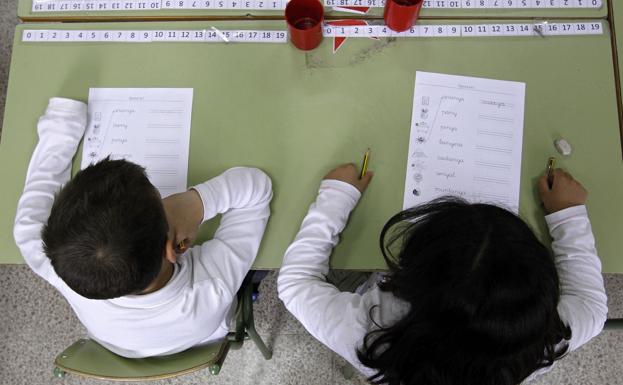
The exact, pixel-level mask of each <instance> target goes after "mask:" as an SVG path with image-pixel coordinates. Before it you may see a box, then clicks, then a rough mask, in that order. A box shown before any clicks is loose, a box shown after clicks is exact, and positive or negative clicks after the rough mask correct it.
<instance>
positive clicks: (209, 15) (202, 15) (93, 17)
mask: <svg viewBox="0 0 623 385" xmlns="http://www.w3.org/2000/svg"><path fill="white" fill-rule="evenodd" d="M145 1H148V0H145ZM155 1H158V0H155ZM444 1H449V0H444ZM454 1H456V0H454ZM498 1H500V2H501V3H502V2H507V1H509V0H498ZM511 1H519V0H511ZM543 1H544V0H543ZM570 1H571V0H570ZM586 1H590V0H586ZM602 1H603V5H602V6H601V7H600V8H570V9H567V8H528V9H500V8H487V9H440V8H430V9H428V8H425V9H423V10H422V12H421V14H420V16H421V17H422V18H512V19H517V18H603V17H606V16H607V14H608V3H607V2H608V0H602ZM32 4H33V0H19V4H18V10H17V14H18V16H19V18H20V19H22V20H24V21H37V20H45V21H53V20H72V21H89V20H90V21H98V20H99V21H101V20H107V21H114V20H120V19H146V20H149V19H161V18H162V19H189V18H194V19H213V18H271V19H279V18H282V17H283V10H266V11H263V10H250V9H238V10H233V9H230V10H215V9H197V10H193V9H161V10H156V11H140V10H136V11H98V12H86V11H82V12H33V11H32ZM325 12H326V16H327V17H328V18H340V17H361V15H357V14H353V13H346V12H338V11H333V10H331V8H329V7H326V8H325ZM382 16H383V9H382V8H373V9H371V10H370V12H369V14H368V17H381V18H382Z"/></svg>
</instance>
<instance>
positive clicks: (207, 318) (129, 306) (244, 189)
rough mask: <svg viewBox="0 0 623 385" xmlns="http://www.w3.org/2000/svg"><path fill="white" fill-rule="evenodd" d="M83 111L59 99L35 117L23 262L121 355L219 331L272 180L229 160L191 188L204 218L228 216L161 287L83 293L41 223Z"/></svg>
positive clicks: (224, 328)
mask: <svg viewBox="0 0 623 385" xmlns="http://www.w3.org/2000/svg"><path fill="white" fill-rule="evenodd" d="M86 116H87V110H86V105H85V104H84V103H81V102H77V101H73V100H69V99H60V98H53V99H51V100H50V103H49V105H48V108H47V110H46V112H45V115H43V116H42V117H41V119H40V120H39V124H38V135H39V143H38V144H37V147H36V148H35V151H34V153H33V155H32V159H31V161H30V165H29V167H28V174H27V176H26V183H25V187H24V193H23V195H22V197H21V198H20V200H19V204H18V207H17V215H16V218H15V227H14V237H15V241H16V243H17V245H18V247H19V249H20V251H21V253H22V255H23V256H24V259H25V260H26V263H28V265H29V266H30V267H31V269H32V270H33V271H34V272H35V273H37V274H38V275H39V276H41V277H42V278H43V279H45V280H46V281H48V282H49V283H50V284H52V285H53V286H54V287H55V288H56V289H58V290H59V291H60V293H61V294H62V295H63V296H64V297H65V299H67V301H68V302H69V304H70V305H71V307H72V309H73V310H74V312H75V313H76V315H77V316H78V318H79V319H80V321H81V322H82V323H83V324H84V326H85V327H86V329H87V330H88V332H89V335H90V337H91V338H93V339H95V340H96V341H98V342H100V343H101V344H102V345H104V346H105V347H107V348H108V349H110V350H112V351H113V352H115V353H117V354H120V355H123V356H126V357H147V356H156V355H165V354H171V353H175V352H179V351H182V350H185V349H187V348H189V347H191V346H194V345H198V344H202V343H207V342H210V341H214V340H218V339H220V338H223V337H224V336H225V335H226V334H227V332H228V331H229V323H230V320H231V319H232V315H233V312H234V310H235V307H236V292H237V291H238V288H239V287H240V285H241V284H242V280H243V279H244V277H245V275H246V273H247V272H248V270H249V269H250V268H251V265H252V264H253V261H254V260H255V257H256V254H257V251H258V248H259V245H260V241H261V239H262V236H263V234H264V229H265V227H266V223H267V221H268V217H269V215H270V208H269V204H270V200H271V198H272V187H271V181H270V179H269V178H268V176H266V174H264V173H263V172H261V171H260V170H257V169H252V168H233V169H230V170H228V171H226V172H224V173H223V174H221V175H220V176H218V177H216V178H214V179H211V180H209V181H207V182H205V183H202V184H200V185H197V186H194V187H193V188H194V189H195V190H196V191H197V192H198V193H199V195H200V197H201V200H202V202H203V210H204V218H203V220H204V221H206V220H208V219H210V218H212V217H214V216H216V215H218V214H223V215H222V217H221V221H220V226H219V228H218V229H217V231H216V233H215V234H214V238H213V239H211V240H209V241H207V242H205V243H203V244H202V245H198V246H195V247H193V248H191V249H190V250H188V251H187V252H185V253H184V254H183V255H181V256H180V257H179V258H178V260H177V263H176V264H175V265H174V273H173V276H172V277H171V279H170V280H169V282H168V283H167V284H166V285H165V286H164V287H163V288H161V289H160V290H157V291H155V292H153V293H150V294H145V295H128V296H124V297H119V298H115V299H109V300H93V299H88V298H84V297H82V296H80V295H79V294H77V293H76V292H74V291H73V290H72V289H71V288H69V287H68V286H67V285H66V284H65V283H64V282H63V280H62V279H61V278H59V277H58V276H57V275H56V273H55V271H54V269H53V267H52V265H51V263H50V260H49V259H48V258H47V256H46V255H45V254H44V252H43V245H42V241H41V230H42V228H43V226H44V224H45V223H46V222H47V219H48V216H49V214H50V209H51V207H52V204H53V202H54V196H55V194H56V193H57V192H58V191H59V190H60V189H61V187H62V185H63V184H64V183H66V182H67V181H68V180H69V178H70V176H71V164H72V158H73V156H74V154H75V153H76V150H77V148H78V144H79V142H80V139H81V138H82V136H83V134H84V130H85V127H86Z"/></svg>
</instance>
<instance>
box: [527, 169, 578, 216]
mask: <svg viewBox="0 0 623 385" xmlns="http://www.w3.org/2000/svg"><path fill="white" fill-rule="evenodd" d="M538 187H539V196H540V197H541V201H542V202H543V206H544V207H545V211H547V213H548V214H551V213H555V212H556V211H560V210H564V209H566V208H569V207H573V206H579V205H583V204H584V203H586V198H587V196H588V192H587V191H586V189H585V188H584V186H582V184H581V183H580V182H578V181H577V180H575V179H573V177H572V176H571V174H569V173H568V172H566V171H564V170H561V169H559V168H557V169H553V168H551V169H550V170H548V171H547V172H546V173H545V174H543V175H542V176H541V177H540V178H539V185H538Z"/></svg>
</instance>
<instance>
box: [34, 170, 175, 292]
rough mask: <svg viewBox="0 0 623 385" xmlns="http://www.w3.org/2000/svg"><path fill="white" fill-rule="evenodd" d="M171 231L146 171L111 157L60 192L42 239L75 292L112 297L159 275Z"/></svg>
mask: <svg viewBox="0 0 623 385" xmlns="http://www.w3.org/2000/svg"><path fill="white" fill-rule="evenodd" d="M167 231H168V225H167V220H166V216H165V212H164V208H163V206H162V201H161V199H160V195H159V194H158V191H157V190H156V189H155V188H154V186H153V185H152V184H151V183H150V182H149V180H148V179H147V176H146V175H145V170H144V169H143V168H142V167H140V166H138V165H136V164H134V163H130V162H127V161H124V160H109V159H108V158H106V159H104V160H102V161H100V162H98V163H96V164H94V165H91V166H89V167H87V168H85V169H84V170H82V171H80V172H78V173H77V174H76V176H75V177H74V178H73V179H72V180H71V181H69V183H67V184H66V185H65V186H64V187H63V188H62V189H61V191H60V192H59V193H58V195H57V197H56V199H55V200H54V204H53V206H52V210H51V213H50V217H49V219H48V222H47V225H46V226H45V227H44V228H43V232H42V238H43V243H44V250H45V253H46V255H47V256H48V258H50V260H51V262H52V266H53V267H54V270H55V271H56V274H58V276H59V277H60V278H61V279H62V280H63V281H64V282H65V283H66V284H67V285H68V286H69V287H70V288H71V289H72V290H74V291H75V292H76V293H78V294H80V295H82V296H84V297H87V298H91V299H107V298H115V297H120V296H123V295H128V294H137V293H139V292H140V291H142V290H144V289H145V288H146V287H147V286H149V284H150V283H151V282H152V281H153V280H154V279H155V278H156V277H157V276H158V273H159V272H160V269H161V266H162V261H163V253H164V250H165V245H166V242H167Z"/></svg>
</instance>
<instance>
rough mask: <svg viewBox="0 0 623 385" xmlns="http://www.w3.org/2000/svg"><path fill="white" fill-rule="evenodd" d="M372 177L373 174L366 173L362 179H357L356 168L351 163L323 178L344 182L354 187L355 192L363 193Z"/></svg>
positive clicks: (339, 167)
mask: <svg viewBox="0 0 623 385" xmlns="http://www.w3.org/2000/svg"><path fill="white" fill-rule="evenodd" d="M373 175H374V173H373V172H371V171H367V172H366V174H365V175H364V176H363V178H361V179H359V172H357V167H355V165H354V164H352V163H348V164H343V165H341V166H338V167H337V168H335V169H333V170H331V171H330V172H329V173H328V174H327V175H326V176H325V177H324V179H335V180H340V181H342V182H346V183H348V184H350V185H353V186H355V187H356V188H357V190H359V191H360V192H362V193H363V192H364V190H365V189H366V187H368V183H370V180H371V179H372V176H373Z"/></svg>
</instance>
